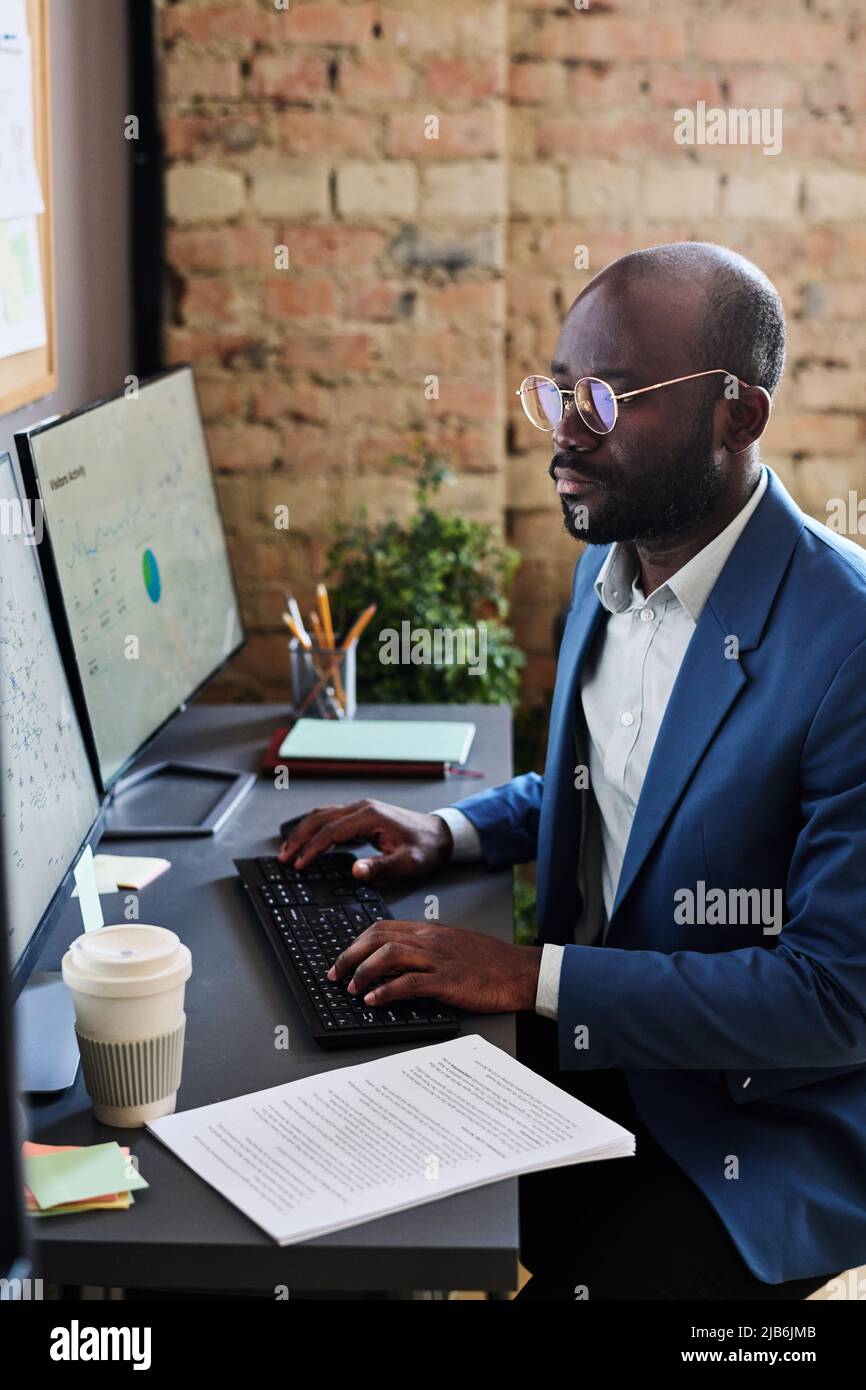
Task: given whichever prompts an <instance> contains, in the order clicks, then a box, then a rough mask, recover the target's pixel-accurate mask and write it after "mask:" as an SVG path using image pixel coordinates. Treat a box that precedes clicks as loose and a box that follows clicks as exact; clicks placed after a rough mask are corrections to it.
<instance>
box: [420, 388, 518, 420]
mask: <svg viewBox="0 0 866 1390" xmlns="http://www.w3.org/2000/svg"><path fill="white" fill-rule="evenodd" d="M424 409H425V410H429V411H430V412H431V414H433V415H435V416H437V417H442V416H448V415H457V416H460V417H462V418H463V419H464V420H473V421H476V422H477V423H479V424H495V423H496V422H497V421H498V420H499V419H500V412H501V411H502V391H501V390H500V389H499V387H498V386H497V385H491V386H485V385H483V383H479V382H475V381H458V380H454V379H452V378H451V377H445V378H443V379H442V380H441V381H440V383H439V396H438V398H437V399H435V400H427V399H426V398H425V400H424Z"/></svg>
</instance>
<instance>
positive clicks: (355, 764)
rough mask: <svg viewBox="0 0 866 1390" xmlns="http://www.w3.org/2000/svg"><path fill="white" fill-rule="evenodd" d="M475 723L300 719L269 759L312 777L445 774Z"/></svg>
mask: <svg viewBox="0 0 866 1390" xmlns="http://www.w3.org/2000/svg"><path fill="white" fill-rule="evenodd" d="M474 737H475V725H474V724H466V723H462V722H459V721H456V720H448V719H343V720H332V719H299V720H298V721H297V723H296V724H295V726H294V728H293V729H292V730H291V732H290V733H289V734H288V735H287V736H286V737H285V738H283V740H282V742H281V743H280V745H279V747H278V748H277V750H276V753H275V755H272V756H273V757H274V764H276V765H279V766H284V767H287V768H288V769H289V771H290V772H300V773H303V772H308V773H310V774H313V773H314V774H315V775H316V776H317V777H320V776H322V775H323V774H327V773H333V774H335V775H336V774H339V773H349V774H351V773H361V772H363V773H375V772H379V773H385V774H387V775H389V776H396V775H401V774H407V775H417V774H424V773H433V774H438V775H439V776H444V774H445V773H446V772H447V771H448V770H449V769H450V768H451V767H459V766H460V765H461V764H463V763H465V761H466V759H467V757H468V755H469V749H470V748H471V746H472V740H473V738H474Z"/></svg>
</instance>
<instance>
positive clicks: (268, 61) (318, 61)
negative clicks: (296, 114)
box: [252, 53, 329, 101]
mask: <svg viewBox="0 0 866 1390" xmlns="http://www.w3.org/2000/svg"><path fill="white" fill-rule="evenodd" d="M252 81H253V92H254V94H255V95H256V96H257V97H276V98H278V99H279V100H280V101H305V100H307V99H308V98H309V97H316V96H321V95H322V94H323V93H325V92H327V91H328V90H329V89H328V65H327V63H326V62H325V59H324V58H320V57H318V56H316V55H315V54H312V53H286V54H279V55H274V54H267V55H265V56H263V57H260V58H256V60H255V62H254V63H253V75H252Z"/></svg>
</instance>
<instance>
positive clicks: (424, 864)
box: [278, 801, 454, 880]
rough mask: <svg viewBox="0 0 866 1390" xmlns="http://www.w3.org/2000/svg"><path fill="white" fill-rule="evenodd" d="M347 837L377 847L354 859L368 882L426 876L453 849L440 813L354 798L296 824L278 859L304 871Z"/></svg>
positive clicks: (356, 868) (356, 871)
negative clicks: (368, 855) (372, 854)
mask: <svg viewBox="0 0 866 1390" xmlns="http://www.w3.org/2000/svg"><path fill="white" fill-rule="evenodd" d="M346 840H360V841H361V842H362V843H365V842H367V841H369V843H370V844H372V845H375V846H376V848H377V849H378V850H379V853H378V854H377V855H376V856H375V857H374V858H372V859H356V860H355V864H354V866H353V869H352V872H353V873H354V875H355V877H356V878H364V879H368V880H369V879H374V878H378V877H380V875H385V874H392V875H395V876H397V877H400V878H423V877H424V876H425V875H426V874H429V873H431V872H432V870H434V869H436V868H438V867H439V865H440V864H444V863H445V862H446V860H447V859H449V858H450V856H451V852H452V850H453V848H454V842H453V840H452V838H451V831H450V830H449V829H448V826H447V825H446V824H445V822H444V821H443V820H441V819H440V817H439V816H433V815H426V814H424V813H423V812H421V811H407V810H405V809H404V808H403V807H402V806H390V805H389V804H388V803H387V802H385V801H355V802H352V804H351V805H349V806H319V807H318V808H317V809H316V810H315V811H311V812H310V814H309V815H308V816H305V817H304V819H303V820H301V821H298V824H297V825H296V826H294V827H293V829H292V833H291V834H290V835H289V837H288V839H287V840H285V841H284V843H283V844H282V845H281V846H280V851H279V856H278V857H279V858H280V860H281V861H282V862H283V863H284V864H291V865H292V866H293V867H294V868H296V869H305V868H306V867H307V865H308V864H311V863H312V861H313V860H314V859H315V858H316V856H317V855H319V854H323V853H324V852H325V851H326V850H329V849H331V848H332V847H333V846H334V845H339V844H342V843H343V842H344V841H346Z"/></svg>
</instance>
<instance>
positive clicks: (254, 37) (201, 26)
mask: <svg viewBox="0 0 866 1390" xmlns="http://www.w3.org/2000/svg"><path fill="white" fill-rule="evenodd" d="M282 20H283V15H282V14H281V13H278V12H277V11H276V10H267V9H249V8H245V7H244V6H242V5H228V6H214V5H209V6H207V7H206V8H202V9H192V8H190V6H189V5H173V6H171V7H170V8H168V9H163V10H162V12H161V15H160V21H159V23H160V33H161V36H162V38H163V39H164V40H165V39H171V40H176V39H189V40H191V41H193V42H195V43H208V42H213V41H218V40H230V39H231V40H244V41H247V42H253V41H260V42H262V43H266V42H268V41H271V40H273V39H277V38H279V37H281V36H284V32H285V31H284V29H283V27H282Z"/></svg>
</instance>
